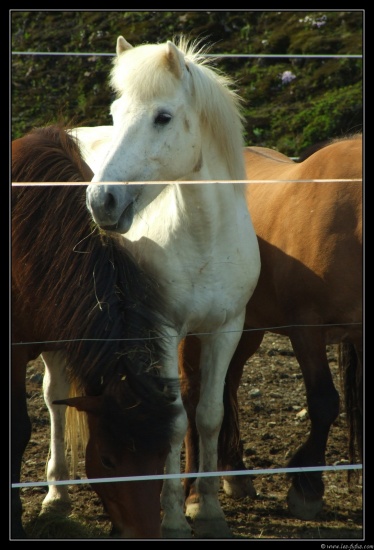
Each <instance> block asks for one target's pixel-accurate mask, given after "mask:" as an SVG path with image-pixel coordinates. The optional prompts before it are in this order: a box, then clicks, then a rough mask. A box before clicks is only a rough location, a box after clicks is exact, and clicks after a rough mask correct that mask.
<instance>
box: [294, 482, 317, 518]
mask: <svg viewBox="0 0 374 550" xmlns="http://www.w3.org/2000/svg"><path fill="white" fill-rule="evenodd" d="M287 505H288V509H289V511H290V513H291V514H292V515H293V516H294V517H296V518H298V519H302V520H305V521H307V520H313V519H315V518H316V516H317V514H319V513H320V511H321V510H322V507H323V500H322V499H318V500H305V498H304V497H303V496H302V495H300V493H298V492H297V491H296V489H295V488H294V487H291V488H290V489H289V491H288V495H287Z"/></svg>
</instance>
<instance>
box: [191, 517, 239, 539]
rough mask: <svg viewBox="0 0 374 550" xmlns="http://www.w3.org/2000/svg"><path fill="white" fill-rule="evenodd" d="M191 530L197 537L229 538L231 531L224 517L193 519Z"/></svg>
mask: <svg viewBox="0 0 374 550" xmlns="http://www.w3.org/2000/svg"><path fill="white" fill-rule="evenodd" d="M193 530H194V534H195V538H197V539H231V538H233V536H232V533H231V531H230V529H229V526H228V525H227V523H226V521H225V520H224V519H220V518H218V519H217V518H215V519H214V520H206V519H195V520H194V522H193Z"/></svg>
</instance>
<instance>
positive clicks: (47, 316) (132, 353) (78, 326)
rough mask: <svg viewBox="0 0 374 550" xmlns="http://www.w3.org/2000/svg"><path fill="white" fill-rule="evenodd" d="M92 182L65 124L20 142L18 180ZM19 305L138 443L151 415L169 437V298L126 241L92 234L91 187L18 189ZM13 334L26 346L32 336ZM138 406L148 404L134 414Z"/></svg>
mask: <svg viewBox="0 0 374 550" xmlns="http://www.w3.org/2000/svg"><path fill="white" fill-rule="evenodd" d="M17 142H18V143H17ZM91 178H92V172H91V170H90V168H89V167H88V166H87V165H86V164H85V163H84V161H83V160H82V158H81V156H80V151H79V148H78V145H77V144H76V142H75V141H74V139H73V138H72V137H71V136H70V135H68V134H67V133H66V132H65V130H64V129H63V128H61V127H59V126H51V127H48V128H40V129H36V130H33V131H32V132H30V133H29V134H28V135H27V136H25V138H22V139H21V140H15V142H13V143H12V181H14V182H17V181H19V182H22V181H23V182H25V181H30V182H32V181H41V182H42V181H45V182H52V181H67V182H87V181H90V180H91ZM124 252H125V253H124ZM12 302H13V306H12V310H13V320H14V318H15V316H16V315H17V318H27V317H30V316H32V319H33V323H34V335H35V338H36V339H39V341H40V335H42V341H43V342H49V343H47V344H41V350H42V351H43V350H47V349H48V350H50V349H61V348H62V349H63V350H64V352H65V354H66V357H67V361H68V373H69V376H70V378H71V380H74V381H76V382H77V383H78V385H79V387H80V388H81V391H83V392H84V393H86V394H90V395H102V394H105V396H109V397H108V399H109V401H111V405H110V407H109V408H115V409H116V414H120V415H122V420H123V417H124V416H125V417H126V420H125V421H124V422H122V430H124V426H125V427H126V426H127V425H128V426H129V430H130V432H129V437H133V436H134V434H133V433H132V431H134V432H135V430H134V429H133V430H132V429H131V426H133V428H134V426H137V422H138V419H139V418H142V417H143V418H146V422H143V424H144V426H145V425H147V428H148V431H149V433H155V434H156V433H157V432H158V431H159V430H161V426H160V428H159V429H158V426H159V424H160V421H161V423H162V424H163V425H162V430H163V435H164V437H168V435H169V434H168V430H166V431H165V422H166V420H167V419H168V418H169V419H171V418H172V415H171V412H170V403H171V401H172V399H173V398H174V392H173V391H171V392H165V391H164V388H165V385H171V386H170V387H172V386H173V385H174V384H176V381H174V382H172V381H170V380H169V381H165V380H162V379H161V378H160V376H159V365H160V361H162V358H163V356H164V350H163V346H162V338H161V336H162V327H164V326H165V323H166V321H165V318H164V312H163V299H162V296H161V295H160V290H159V288H158V285H157V283H156V282H155V281H154V280H152V279H151V278H150V277H149V276H148V275H147V274H146V273H145V272H144V271H142V270H141V269H140V268H139V267H138V265H137V264H136V262H135V260H134V258H133V257H132V255H131V254H130V253H129V252H128V251H124V250H123V245H121V244H120V242H119V240H118V238H116V237H114V236H109V235H108V234H105V233H102V232H100V231H99V230H98V229H97V228H96V227H91V219H90V216H89V214H88V211H87V209H86V206H85V186H76V187H75V186H52V185H49V186H40V187H38V186H27V185H26V186H25V187H19V188H14V189H13V190H12ZM23 316H26V317H23ZM13 334H15V337H16V338H17V339H18V343H19V341H20V339H21V340H22V338H23V337H22V334H20V333H19V330H13ZM149 338H150V339H149ZM15 343H17V342H15ZM124 400H125V401H124ZM129 402H130V403H131V404H132V405H134V404H135V403H136V404H137V405H138V406H137V407H134V408H133V409H129V407H128V403H129ZM129 411H131V412H129ZM151 413H152V414H151ZM169 422H171V420H170V421H169ZM137 429H139V428H137ZM158 435H160V434H158ZM125 437H126V434H125ZM143 437H144V434H143Z"/></svg>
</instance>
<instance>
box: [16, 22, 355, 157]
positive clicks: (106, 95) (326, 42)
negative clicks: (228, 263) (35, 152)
mask: <svg viewBox="0 0 374 550" xmlns="http://www.w3.org/2000/svg"><path fill="white" fill-rule="evenodd" d="M180 33H184V34H187V35H190V36H192V37H193V38H198V37H204V39H206V41H207V42H208V41H209V42H212V43H214V46H213V48H212V53H252V54H253V53H265V54H289V53H293V54H362V53H363V51H362V50H363V47H362V39H363V13H362V11H357V12H353V11H351V12H341V11H340V12H334V11H326V12H292V11H277V12H275V11H232V12H230V11H215V12H206V11H191V12H185V11H183V12H182V11H180V12H160V11H158V12H131V11H130V12H128V11H127V12H126V11H120V12H103V11H99V12H97V11H91V12H81V11H75V12H74V11H67V12H62V11H54V12H52V11H51V12H48V11H29V12H26V11H13V12H11V48H12V51H51V52H56V51H59V52H105V53H114V51H115V42H116V38H117V36H118V35H119V34H123V35H124V36H125V38H126V39H127V40H128V41H129V42H130V43H132V44H133V45H138V44H141V43H144V42H164V41H166V40H167V39H172V38H173V36H174V35H178V34H180ZM218 66H219V68H220V69H222V70H223V71H225V72H227V73H228V74H230V75H231V76H232V77H234V79H235V80H236V82H237V86H238V89H239V92H240V94H241V95H242V96H243V99H244V114H245V120H246V128H245V130H246V134H245V139H246V143H247V144H248V145H263V146H268V147H274V148H277V149H279V150H280V151H282V152H283V153H285V154H289V155H298V154H299V153H300V152H301V151H302V150H303V149H304V148H305V147H307V146H309V145H312V144H314V143H317V142H319V141H323V140H326V139H329V138H332V137H340V136H342V135H345V134H347V133H350V132H357V131H360V130H362V118H363V110H362V104H363V101H362V88H363V84H362V79H363V76H362V72H363V62H362V60H361V59H307V60H305V59H279V58H278V59H238V58H237V59H232V58H230V59H222V60H220V61H219V63H218ZM110 67H111V57H94V56H92V57H91V56H86V57H76V56H74V57H72V56H63V57H60V56H59V57H56V56H23V55H22V56H21V55H14V56H12V100H11V106H12V138H15V137H19V136H21V135H22V134H24V133H25V132H26V131H28V130H30V129H31V128H32V127H33V126H42V125H46V124H48V123H51V122H54V121H56V120H58V119H59V118H62V119H63V120H64V121H65V122H69V121H70V120H73V123H74V124H81V123H83V124H85V125H89V126H95V125H101V124H110V123H111V119H110V116H109V105H110V102H111V100H112V95H111V91H110V89H109V86H108V73H109V70H110ZM285 71H290V72H291V73H292V75H294V77H295V78H293V80H292V81H290V82H289V83H284V82H282V78H281V75H282V74H283V73H284V72H285Z"/></svg>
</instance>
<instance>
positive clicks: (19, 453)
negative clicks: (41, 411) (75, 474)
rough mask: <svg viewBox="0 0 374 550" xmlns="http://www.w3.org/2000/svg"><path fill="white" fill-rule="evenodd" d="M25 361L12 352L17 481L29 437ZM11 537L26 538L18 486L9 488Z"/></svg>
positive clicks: (14, 471) (13, 473)
mask: <svg viewBox="0 0 374 550" xmlns="http://www.w3.org/2000/svg"><path fill="white" fill-rule="evenodd" d="M26 363H27V360H26V358H25V355H24V353H23V350H15V351H14V352H12V382H11V398H12V403H11V415H12V417H11V449H12V460H11V467H12V469H11V482H12V483H19V482H20V478H21V463H22V457H23V453H24V452H25V449H26V446H27V444H28V442H29V440H30V437H31V422H30V418H29V415H28V412H27V402H26ZM11 537H12V539H13V538H15V539H24V538H27V535H26V532H25V530H24V529H23V526H22V502H21V497H20V490H19V488H18V487H17V488H14V489H12V488H11Z"/></svg>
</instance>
